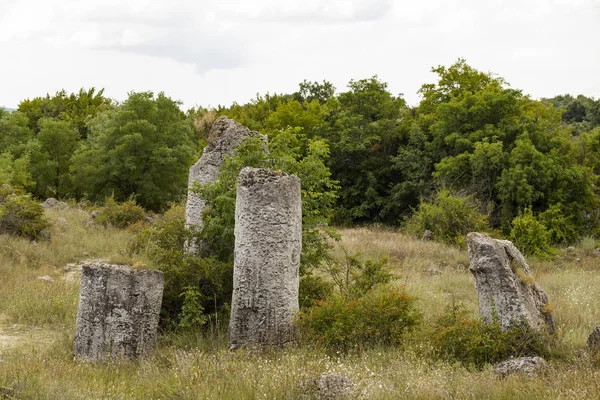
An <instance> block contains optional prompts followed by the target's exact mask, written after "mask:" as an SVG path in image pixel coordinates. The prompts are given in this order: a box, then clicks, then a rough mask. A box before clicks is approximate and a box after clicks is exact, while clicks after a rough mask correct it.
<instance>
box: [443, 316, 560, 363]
mask: <svg viewBox="0 0 600 400" xmlns="http://www.w3.org/2000/svg"><path fill="white" fill-rule="evenodd" d="M431 340H432V344H433V347H434V352H435V353H436V355H437V356H438V357H440V358H442V359H444V360H447V361H458V362H460V363H462V364H464V365H466V366H474V367H476V368H482V367H483V366H484V365H485V364H487V363H496V362H499V361H502V360H504V359H506V358H508V357H511V356H512V357H523V356H533V355H539V356H547V355H548V353H549V345H550V343H551V337H550V335H549V334H548V333H546V332H544V331H542V330H539V331H538V330H535V329H533V328H531V327H530V326H529V324H527V323H526V322H520V323H516V324H515V325H514V326H513V327H511V328H510V329H508V330H506V331H504V330H503V329H502V326H501V325H500V322H499V321H498V319H497V318H496V319H494V321H493V322H491V323H486V322H484V321H482V320H476V319H471V318H469V317H468V312H467V311H466V310H465V309H464V307H463V306H462V305H460V304H453V305H451V306H449V307H448V308H447V309H446V311H445V312H444V313H443V314H442V315H440V316H439V317H438V318H437V320H436V322H435V324H434V326H433V330H432V334H431Z"/></svg>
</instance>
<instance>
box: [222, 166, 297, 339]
mask: <svg viewBox="0 0 600 400" xmlns="http://www.w3.org/2000/svg"><path fill="white" fill-rule="evenodd" d="M301 249H302V203H301V200H300V179H298V177H296V176H286V175H284V174H282V173H278V172H273V171H269V170H266V169H260V168H250V167H246V168H244V169H243V170H242V172H241V173H240V176H239V179H238V187H237V198H236V209H235V260H234V271H233V298H232V302H231V320H230V323H229V345H230V347H231V348H236V347H239V346H242V345H250V346H255V345H270V344H275V345H282V344H285V343H286V342H289V341H291V340H293V337H294V334H293V329H292V320H293V318H294V316H295V314H296V313H297V312H298V309H299V307H298V284H299V278H298V269H299V267H300V252H301Z"/></svg>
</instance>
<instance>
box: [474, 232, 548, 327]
mask: <svg viewBox="0 0 600 400" xmlns="http://www.w3.org/2000/svg"><path fill="white" fill-rule="evenodd" d="M467 245H468V248H469V259H470V265H469V270H470V271H471V273H473V275H474V276H475V288H476V289H477V296H478V298H479V312H480V313H481V316H482V317H483V318H484V319H486V320H488V321H491V320H492V319H493V315H494V313H496V315H497V316H498V319H499V321H500V323H501V325H502V328H504V329H508V328H510V327H511V326H512V325H513V324H514V323H515V322H518V321H521V320H524V321H527V322H528V323H529V324H530V325H531V326H532V327H534V328H536V329H537V328H541V327H543V326H547V327H548V328H549V330H550V331H551V332H553V331H554V322H553V321H552V316H551V314H550V307H549V305H548V296H546V293H544V291H543V290H542V288H541V287H540V285H539V284H538V283H537V282H535V280H534V278H533V276H532V275H531V271H530V269H529V265H527V263H526V262H525V258H523V255H522V254H521V252H520V251H519V250H518V249H517V248H516V247H515V246H514V245H513V244H512V243H511V242H510V241H508V240H498V239H493V238H491V237H489V236H486V235H484V234H481V233H477V232H471V233H469V234H468V235H467Z"/></svg>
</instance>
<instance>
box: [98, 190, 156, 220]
mask: <svg viewBox="0 0 600 400" xmlns="http://www.w3.org/2000/svg"><path fill="white" fill-rule="evenodd" d="M143 219H144V209H143V208H142V207H140V206H138V205H137V204H136V202H135V200H128V201H126V202H123V203H120V204H119V203H118V202H117V201H116V200H115V198H114V196H111V197H109V198H107V199H106V202H105V203H104V207H102V209H101V210H100V215H98V216H97V217H96V222H98V223H99V224H102V225H112V226H114V227H116V228H126V227H128V226H129V225H132V224H134V223H136V222H138V221H141V220H143Z"/></svg>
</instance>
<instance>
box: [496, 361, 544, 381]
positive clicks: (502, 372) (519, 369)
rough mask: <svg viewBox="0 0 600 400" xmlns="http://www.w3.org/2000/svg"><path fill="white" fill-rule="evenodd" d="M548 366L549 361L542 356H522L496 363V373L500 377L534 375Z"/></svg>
mask: <svg viewBox="0 0 600 400" xmlns="http://www.w3.org/2000/svg"><path fill="white" fill-rule="evenodd" d="M547 368H548V363H547V362H546V360H544V359H543V358H542V357H521V358H514V359H511V360H506V361H502V362H501V363H498V364H495V365H494V373H495V374H496V375H499V376H500V377H506V376H508V375H511V374H525V375H527V376H534V375H537V374H539V373H540V372H543V371H544V370H546V369H547Z"/></svg>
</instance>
